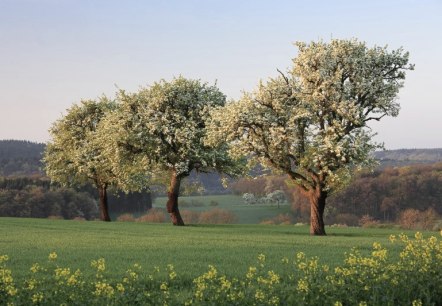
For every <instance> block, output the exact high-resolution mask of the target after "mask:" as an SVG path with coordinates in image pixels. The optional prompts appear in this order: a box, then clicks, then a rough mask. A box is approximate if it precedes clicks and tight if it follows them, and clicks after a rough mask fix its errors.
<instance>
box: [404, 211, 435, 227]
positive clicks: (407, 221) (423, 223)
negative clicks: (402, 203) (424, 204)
mask: <svg viewBox="0 0 442 306" xmlns="http://www.w3.org/2000/svg"><path fill="white" fill-rule="evenodd" d="M438 218H439V215H438V213H437V212H436V211H435V210H434V209H433V208H428V209H427V210H425V211H419V210H417V209H413V208H409V209H406V210H404V211H402V212H401V213H400V215H399V219H398V223H399V224H400V226H401V227H402V228H405V229H427V230H429V229H433V227H434V224H435V222H436V221H437V219H438Z"/></svg>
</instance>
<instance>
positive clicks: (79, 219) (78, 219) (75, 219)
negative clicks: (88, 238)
mask: <svg viewBox="0 0 442 306" xmlns="http://www.w3.org/2000/svg"><path fill="white" fill-rule="evenodd" d="M72 220H74V221H86V219H85V218H83V217H75V218H74V219H72Z"/></svg>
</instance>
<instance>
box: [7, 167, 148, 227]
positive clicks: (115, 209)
mask: <svg viewBox="0 0 442 306" xmlns="http://www.w3.org/2000/svg"><path fill="white" fill-rule="evenodd" d="M108 204H109V210H110V212H111V213H113V214H118V213H140V212H145V211H146V210H148V209H150V208H152V196H151V194H150V193H148V192H131V193H128V194H126V193H123V192H117V191H115V192H113V193H112V194H111V195H110V196H109V203H108ZM0 216H3V217H33V218H47V217H50V216H53V217H60V218H63V219H73V218H85V219H87V220H91V219H95V218H97V217H98V207H97V203H96V200H95V190H94V188H93V187H92V186H91V185H85V186H82V187H80V188H75V189H73V188H64V187H60V186H57V185H56V184H55V185H54V184H50V181H49V180H48V178H47V177H45V176H39V175H34V176H32V177H31V176H29V177H7V178H1V177H0Z"/></svg>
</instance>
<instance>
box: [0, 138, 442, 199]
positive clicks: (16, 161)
mask: <svg viewBox="0 0 442 306" xmlns="http://www.w3.org/2000/svg"><path fill="white" fill-rule="evenodd" d="M44 148H45V144H43V143H34V142H30V141H22V140H0V176H19V175H32V174H43V172H42V170H41V169H42V164H41V158H42V156H43V151H44ZM375 157H376V159H378V160H379V161H380V163H381V167H386V166H405V165H410V164H423V163H425V164H429V163H435V162H441V161H442V148H441V149H400V150H387V151H380V152H375ZM190 180H191V181H198V180H200V181H202V184H203V186H204V188H205V189H206V192H207V193H225V192H226V190H225V189H224V188H223V187H222V185H221V182H220V179H219V175H218V174H216V173H213V174H203V173H201V174H196V173H195V174H194V173H192V175H191V177H190Z"/></svg>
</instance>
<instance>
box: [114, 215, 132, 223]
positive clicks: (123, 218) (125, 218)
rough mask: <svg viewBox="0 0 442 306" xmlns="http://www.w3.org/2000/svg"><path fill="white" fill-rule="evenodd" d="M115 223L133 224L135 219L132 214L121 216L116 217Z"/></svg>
mask: <svg viewBox="0 0 442 306" xmlns="http://www.w3.org/2000/svg"><path fill="white" fill-rule="evenodd" d="M117 221H120V222H134V221H135V218H134V215H133V214H122V215H120V216H118V218H117Z"/></svg>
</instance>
